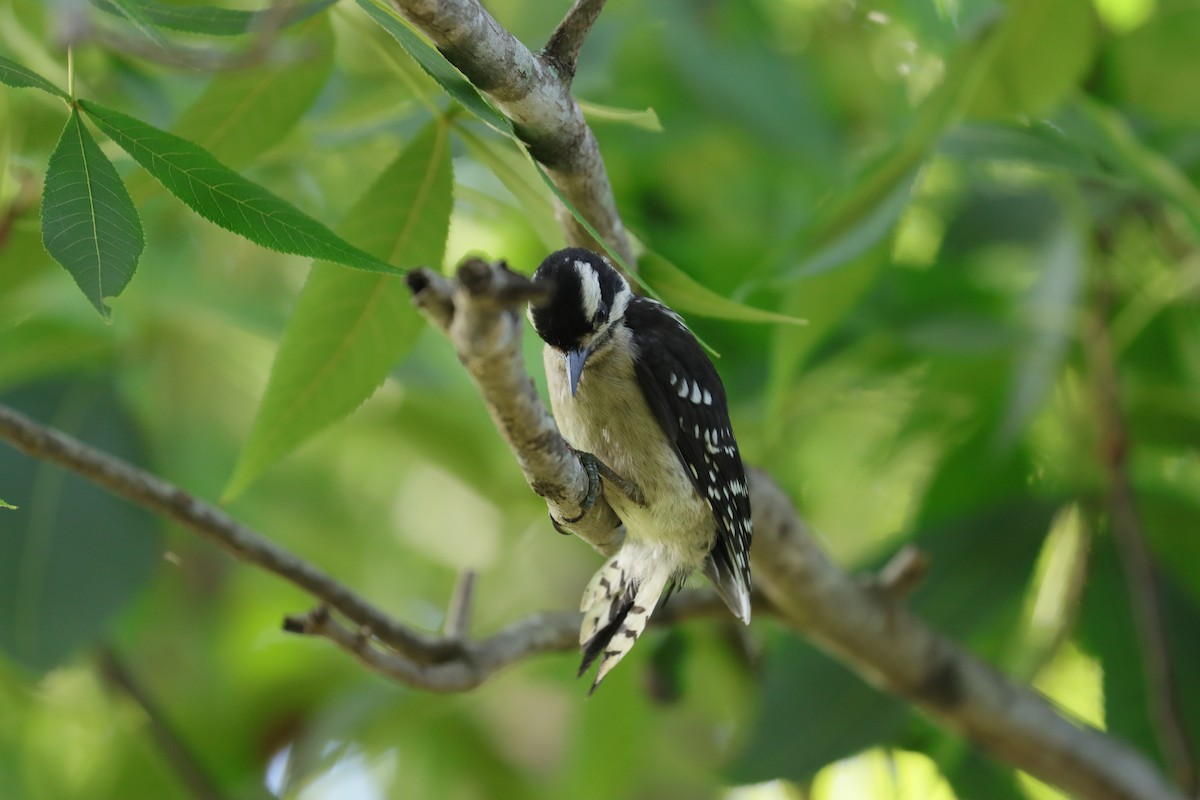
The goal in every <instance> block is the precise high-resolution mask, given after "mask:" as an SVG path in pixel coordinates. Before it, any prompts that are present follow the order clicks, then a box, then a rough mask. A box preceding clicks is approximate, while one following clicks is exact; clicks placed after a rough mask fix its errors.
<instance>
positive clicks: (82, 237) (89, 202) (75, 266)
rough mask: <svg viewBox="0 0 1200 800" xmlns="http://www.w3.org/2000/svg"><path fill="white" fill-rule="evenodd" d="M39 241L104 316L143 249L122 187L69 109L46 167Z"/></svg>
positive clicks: (134, 213)
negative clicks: (107, 299) (69, 113)
mask: <svg viewBox="0 0 1200 800" xmlns="http://www.w3.org/2000/svg"><path fill="white" fill-rule="evenodd" d="M42 242H43V243H44V244H45V245H46V250H47V251H48V252H49V253H50V255H52V256H54V260H55V261H57V262H58V263H60V264H62V265H63V266H64V267H65V268H66V270H67V272H70V273H71V277H73V278H74V279H75V283H77V284H79V288H80V289H82V290H83V293H84V295H85V296H86V297H87V299H88V300H90V301H91V302H92V305H94V306H95V307H96V310H97V311H99V312H100V313H101V314H102V315H103V316H105V317H107V316H108V307H107V306H106V305H105V299H106V298H109V297H116V296H117V295H119V294H120V293H121V290H122V289H124V288H125V286H126V285H127V284H128V283H129V279H130V278H132V277H133V272H134V270H135V269H136V268H137V262H138V258H139V257H140V256H141V254H142V248H143V247H144V246H145V239H144V238H143V236H142V223H141V220H139V219H138V214H137V209H135V208H134V207H133V201H132V200H130V199H129V193H128V192H127V191H125V184H123V183H122V182H121V178H120V176H118V175H117V170H116V169H115V168H114V167H113V165H112V163H111V162H110V161H109V160H108V159H107V158H106V157H105V156H104V153H102V152H101V151H100V146H99V145H97V144H96V140H95V139H93V138H92V135H91V134H90V133H88V131H87V128H86V127H85V126H84V124H83V120H81V119H80V118H79V112H78V111H77V110H75V109H72V110H71V117H70V119H68V120H67V127H66V128H65V129H64V130H63V134H62V138H61V139H59V140H58V147H56V148H55V149H54V153H53V154H52V155H51V156H50V165H49V166H48V167H47V168H46V187H45V190H44V191H43V194H42Z"/></svg>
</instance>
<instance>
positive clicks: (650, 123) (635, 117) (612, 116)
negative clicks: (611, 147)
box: [578, 100, 663, 133]
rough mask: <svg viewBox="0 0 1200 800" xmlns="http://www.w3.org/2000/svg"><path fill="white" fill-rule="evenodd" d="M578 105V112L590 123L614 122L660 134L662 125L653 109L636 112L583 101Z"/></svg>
mask: <svg viewBox="0 0 1200 800" xmlns="http://www.w3.org/2000/svg"><path fill="white" fill-rule="evenodd" d="M578 103H579V110H580V111H582V112H583V115H584V116H585V117H587V119H588V121H590V122H592V123H596V122H614V123H617V124H620V125H630V126H632V127H634V128H641V129H642V130H644V131H651V132H652V133H662V129H663V127H662V123H661V122H659V119H658V114H657V113H656V112H655V111H654V109H653V108H646V109H643V110H641V111H638V110H637V109H634V108H617V107H615V106H604V105H600V104H599V103H588V102H585V101H583V100H580V101H578Z"/></svg>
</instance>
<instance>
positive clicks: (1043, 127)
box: [938, 122, 1112, 180]
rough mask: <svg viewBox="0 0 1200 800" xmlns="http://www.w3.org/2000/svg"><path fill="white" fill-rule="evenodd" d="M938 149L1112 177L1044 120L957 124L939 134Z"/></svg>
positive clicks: (974, 158)
mask: <svg viewBox="0 0 1200 800" xmlns="http://www.w3.org/2000/svg"><path fill="white" fill-rule="evenodd" d="M938 150H939V152H941V153H942V154H943V155H947V156H951V157H953V158H956V159H959V160H961V161H963V162H966V163H978V162H981V161H999V162H1006V163H1015V164H1032V165H1034V166H1038V167H1044V168H1047V169H1054V170H1060V171H1063V172H1067V173H1069V174H1073V175H1079V176H1083V177H1087V178H1097V179H1101V180H1111V177H1112V176H1111V174H1110V173H1109V172H1108V171H1107V170H1106V169H1104V167H1103V166H1101V164H1100V162H1099V160H1098V159H1096V158H1095V157H1094V156H1093V155H1092V154H1091V153H1089V152H1088V151H1087V150H1086V149H1084V148H1081V147H1080V146H1079V143H1078V142H1073V141H1071V140H1070V139H1069V138H1068V137H1067V136H1066V135H1065V134H1064V132H1063V131H1062V130H1061V129H1060V128H1058V127H1057V126H1055V125H1051V124H1049V123H1047V122H1034V123H1030V124H1028V125H1018V124H1012V125H1001V124H989V123H982V122H977V123H968V124H964V125H959V126H958V127H956V128H955V129H954V130H952V131H950V132H949V133H947V134H946V135H945V136H944V137H943V138H942V140H941V142H939V143H938Z"/></svg>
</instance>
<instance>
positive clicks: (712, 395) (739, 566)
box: [530, 248, 753, 689]
mask: <svg viewBox="0 0 1200 800" xmlns="http://www.w3.org/2000/svg"><path fill="white" fill-rule="evenodd" d="M534 278H535V280H541V279H547V280H549V281H552V282H553V285H554V287H555V290H554V293H553V295H552V297H551V298H550V300H549V301H548V302H546V303H544V304H541V305H539V306H535V307H532V308H531V309H530V319H531V320H532V322H533V325H534V328H535V329H536V330H537V332H538V335H540V336H541V337H542V339H543V340H544V341H545V342H546V348H545V350H544V353H543V358H544V361H545V366H546V376H547V383H548V386H549V389H550V402H551V406H552V407H553V410H554V417H555V419H556V420H557V422H558V425H559V428H560V429H561V431H562V434H563V436H564V437H565V438H566V439H567V441H568V442H570V443H571V445H572V446H573V447H574V448H576V449H577V450H579V451H581V452H586V453H590V454H592V455H594V456H595V457H596V458H598V459H599V460H600V461H601V462H603V463H604V464H605V465H606V466H607V467H609V468H610V469H611V470H612V471H613V472H615V473H616V474H617V475H619V476H620V477H621V478H623V479H624V480H625V481H628V482H630V483H632V484H634V485H635V486H636V487H637V488H638V489H639V490H640V493H641V497H640V498H638V499H640V500H641V502H637V500H635V499H634V498H633V497H631V496H630V495H629V494H627V493H625V492H623V491H621V490H619V489H618V488H616V487H614V486H612V485H611V484H609V483H608V482H605V484H604V496H605V498H606V500H607V501H608V502H609V504H610V505H611V506H612V507H613V510H614V511H616V513H617V516H619V517H620V518H621V520H622V522H624V523H625V530H626V538H625V544H624V545H623V546H622V548H621V551H620V552H618V553H617V554H616V555H615V556H613V557H612V558H610V559H609V560H608V562H607V563H606V564H605V565H604V567H602V568H601V569H600V571H599V572H597V573H596V575H595V577H594V578H593V579H592V581H591V583H590V584H589V585H588V588H587V590H586V591H585V592H584V596H583V601H582V603H581V610H582V611H583V612H584V620H583V626H582V628H581V629H580V644H581V646H582V647H583V654H584V658H583V665H582V666H581V667H580V673H581V674H582V672H583V671H584V670H585V669H586V668H587V667H588V666H589V665H590V664H591V662H592V661H593V660H595V659H597V658H599V659H600V666H599V669H598V671H597V676H596V680H595V683H593V689H594V688H595V686H596V685H598V684H599V683H600V681H601V680H602V679H603V678H604V676H605V675H606V674H607V673H608V672H609V670H611V669H612V668H613V667H614V666H616V664H617V662H619V661H620V660H621V658H623V657H624V656H625V654H626V653H627V652H629V650H630V649H631V648H632V647H633V644H634V642H635V641H636V640H637V638H638V636H640V635H641V633H642V631H643V630H645V627H646V623H647V622H648V621H649V618H650V615H651V614H652V613H653V611H654V608H655V606H656V605H657V603H658V601H659V599H660V597H661V596H662V594H663V592H664V591H666V590H668V589H669V587H672V586H674V585H676V584H678V583H679V582H681V581H682V580H683V579H684V578H686V577H687V576H688V575H689V574H691V573H692V572H693V571H694V570H696V569H697V568H701V567H702V568H703V569H704V571H705V574H706V575H708V577H709V579H710V580H711V581H712V583H713V585H714V586H716V588H717V590H718V592H719V593H720V595H721V597H722V599H724V601H725V603H726V605H727V606H729V609H730V610H731V611H732V612H733V613H734V615H735V616H737V617H738V618H739V619H741V620H742V621H743V622H747V623H748V622H749V621H750V562H749V555H750V540H751V535H752V532H753V524H752V521H751V516H750V497H749V492H748V488H747V483H746V474H745V470H744V468H743V467H742V460H741V455H740V454H739V452H738V446H737V442H736V441H735V440H734V437H733V431H732V429H731V427H730V424H729V409H728V406H727V403H726V397H725V388H724V386H723V385H722V383H721V379H720V377H719V376H718V375H717V371H716V368H715V367H714V366H713V364H712V361H711V360H709V358H708V356H707V355H706V354H705V353H704V350H703V349H702V348H701V346H700V344H699V342H697V341H696V337H695V336H693V335H692V333H691V331H689V330H688V328H687V326H686V325H685V324H684V322H683V320H682V319H681V318H680V317H679V315H678V314H676V313H675V312H674V311H672V310H671V309H669V308H667V307H666V306H665V305H663V304H662V303H659V302H658V301H655V300H651V299H648V298H645V297H639V296H637V295H635V294H634V293H633V292H632V291H631V290H630V287H629V284H628V283H627V282H626V281H625V279H624V277H622V276H621V274H620V273H619V272H617V271H616V270H615V269H613V267H612V266H611V265H610V264H609V263H608V261H607V260H606V259H604V258H603V257H601V256H599V255H596V254H595V253H592V252H591V251H588V250H584V249H581V248H569V249H566V250H560V251H558V252H556V253H553V254H551V255H550V256H549V257H547V258H546V260H545V261H543V262H542V264H541V266H539V267H538V269H537V272H536V273H535V275H534Z"/></svg>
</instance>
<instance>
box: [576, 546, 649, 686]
mask: <svg viewBox="0 0 1200 800" xmlns="http://www.w3.org/2000/svg"><path fill="white" fill-rule="evenodd" d="M622 556H625V558H622ZM629 558H630V556H629V554H628V553H627V552H626V551H622V552H621V553H618V554H617V555H615V556H613V557H612V558H611V559H609V560H608V562H607V563H605V565H604V566H603V567H601V569H600V571H599V572H597V573H596V575H595V576H594V577H593V578H592V580H591V582H590V583H589V584H588V587H587V590H586V591H585V592H584V593H583V601H582V602H581V603H580V607H581V610H582V611H583V625H582V626H581V627H580V629H579V643H580V645H581V646H582V648H583V661H582V663H581V664H580V665H579V674H580V675H583V673H584V672H586V671H587V669H588V667H590V666H591V665H592V662H594V661H596V659H599V660H600V666H599V668H598V669H597V670H596V679H595V681H593V682H592V688H591V690H590V691H592V692H594V691H596V687H597V686H599V685H600V681H602V680H604V676H605V675H607V674H608V673H609V672H610V671H611V670H612V668H613V667H615V666H616V665H617V664H618V663H619V662H620V661H621V659H622V658H624V657H625V654H626V653H628V652H629V651H630V650H631V649H632V648H633V645H634V643H635V642H636V641H637V640H638V637H639V636H641V635H642V631H644V630H646V624H647V623H648V622H649V621H650V615H651V614H652V613H654V607H655V606H656V605H658V601H659V598H660V597H661V595H662V593H663V589H664V588H665V587H666V585H667V582H668V580H669V579H670V578H671V573H670V571H662V572H655V573H654V574H651V575H649V576H635V574H634V572H633V570H631V569H630V566H631V565H630V564H628V563H627V560H628V559H629Z"/></svg>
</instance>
